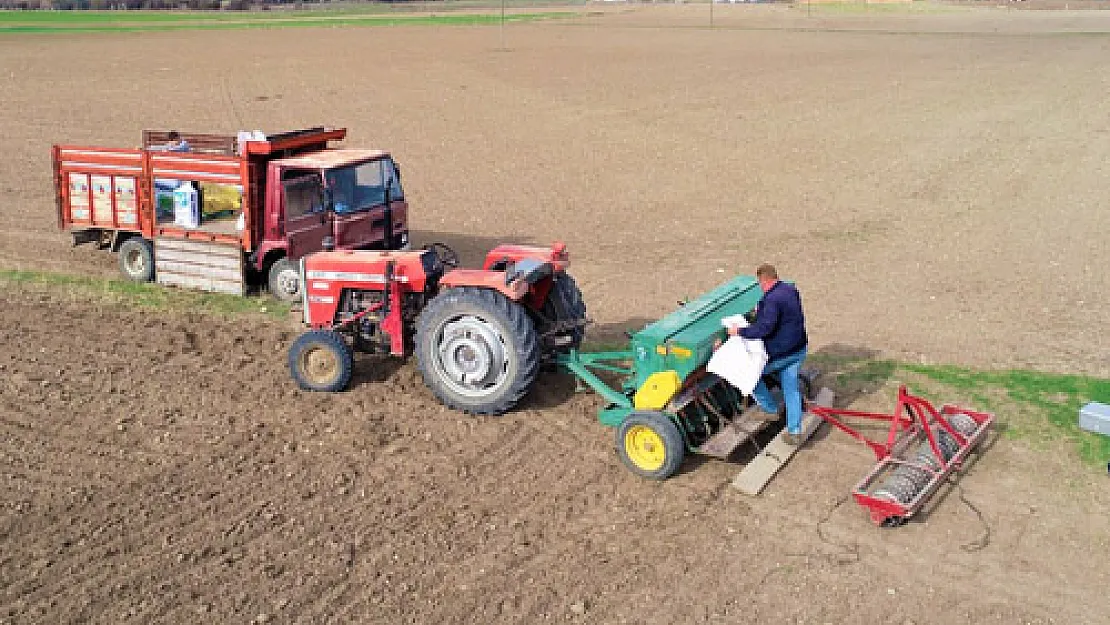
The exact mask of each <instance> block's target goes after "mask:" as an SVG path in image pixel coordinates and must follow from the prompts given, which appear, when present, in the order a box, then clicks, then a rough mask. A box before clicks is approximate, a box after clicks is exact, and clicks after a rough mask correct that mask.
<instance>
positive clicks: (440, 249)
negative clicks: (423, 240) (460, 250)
mask: <svg viewBox="0 0 1110 625" xmlns="http://www.w3.org/2000/svg"><path fill="white" fill-rule="evenodd" d="M424 249H425V250H429V251H431V252H432V253H433V254H435V255H436V260H438V261H439V262H440V263H441V264H443V266H444V267H448V268H450V269H455V268H457V267H458V266H459V255H458V254H457V253H455V250H453V249H451V248H450V247H448V246H447V245H446V244H445V243H430V244H428V245H425V246H424Z"/></svg>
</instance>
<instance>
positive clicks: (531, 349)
mask: <svg viewBox="0 0 1110 625" xmlns="http://www.w3.org/2000/svg"><path fill="white" fill-rule="evenodd" d="M539 360H540V348H539V338H538V336H537V334H536V328H535V325H534V324H533V323H532V319H531V318H530V317H529V316H528V314H527V313H526V312H525V310H524V308H523V307H522V306H521V305H520V304H517V303H516V302H513V301H512V300H510V299H509V298H507V297H505V296H504V295H502V294H501V293H498V292H497V291H493V290H490V289H482V288H476V287H460V288H452V289H447V290H446V291H443V292H441V293H440V294H439V295H437V296H436V297H435V298H433V299H432V301H430V302H429V303H428V305H427V307H426V308H424V310H423V311H422V312H421V313H420V316H419V317H418V318H417V321H416V362H417V367H418V368H419V369H420V374H421V375H422V376H423V377H424V383H425V384H426V385H427V386H428V388H429V389H431V391H432V393H434V394H435V396H436V397H437V398H438V399H439V400H440V401H441V402H443V404H444V405H446V406H448V407H450V408H454V409H456V410H462V411H463V412H467V413H470V414H493V415H497V414H502V413H504V412H506V411H508V410H511V409H512V408H513V407H514V406H515V405H516V404H517V402H519V401H520V399H521V398H522V397H524V395H525V394H526V393H527V392H528V391H529V389H531V387H532V383H533V382H535V380H536V373H537V372H538V371H539Z"/></svg>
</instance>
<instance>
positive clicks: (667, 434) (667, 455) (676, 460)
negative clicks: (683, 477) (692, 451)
mask: <svg viewBox="0 0 1110 625" xmlns="http://www.w3.org/2000/svg"><path fill="white" fill-rule="evenodd" d="M617 453H618V454H620V457H621V460H622V461H623V462H624V464H625V466H627V467H628V468H629V469H631V470H632V472H633V473H635V474H636V475H639V476H640V477H646V478H648V479H651V480H665V479H667V478H668V477H670V476H672V475H674V474H675V472H676V471H678V468H679V467H680V466H682V460H683V459H684V458H685V457H686V444H685V443H684V442H683V440H682V434H681V433H680V432H679V431H678V426H676V425H675V424H674V421H671V420H670V418H668V417H667V415H665V414H662V413H659V412H633V413H632V414H630V415H628V416H627V417H625V419H624V421H622V422H621V424H620V427H618V428H617Z"/></svg>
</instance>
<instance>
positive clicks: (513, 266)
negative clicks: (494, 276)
mask: <svg viewBox="0 0 1110 625" xmlns="http://www.w3.org/2000/svg"><path fill="white" fill-rule="evenodd" d="M551 272H552V269H551V263H549V262H545V261H542V260H536V259H535V258H522V259H520V260H519V261H517V262H515V263H509V266H508V267H505V284H507V285H508V284H512V283H513V281H514V280H516V279H518V278H524V281H525V282H527V283H528V284H535V283H537V282H539V281H540V280H542V279H544V278H546V277H548V276H550V275H551Z"/></svg>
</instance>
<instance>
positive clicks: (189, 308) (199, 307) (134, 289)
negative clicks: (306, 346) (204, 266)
mask: <svg viewBox="0 0 1110 625" xmlns="http://www.w3.org/2000/svg"><path fill="white" fill-rule="evenodd" d="M0 285H3V286H4V287H11V286H24V287H29V288H32V289H39V290H46V291H49V292H53V293H64V294H66V295H71V296H76V297H79V298H84V299H92V300H95V301H101V302H108V303H113V304H128V305H130V306H137V307H139V308H142V309H146V310H160V311H162V310H164V311H176V312H202V313H208V314H219V315H241V314H263V315H266V316H269V317H272V318H275V319H288V317H289V315H290V310H291V309H290V306H289V305H288V304H286V303H285V302H282V301H279V300H276V299H274V298H271V297H239V296H236V295H225V294H221V293H203V292H199V291H184V290H177V289H172V288H167V287H163V286H160V285H157V284H149V283H138V282H126V281H123V280H110V279H106V278H94V277H89V276H76V275H69V274H62V273H50V272H44V271H24V270H15V269H0Z"/></svg>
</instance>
